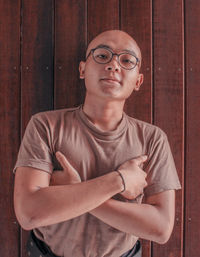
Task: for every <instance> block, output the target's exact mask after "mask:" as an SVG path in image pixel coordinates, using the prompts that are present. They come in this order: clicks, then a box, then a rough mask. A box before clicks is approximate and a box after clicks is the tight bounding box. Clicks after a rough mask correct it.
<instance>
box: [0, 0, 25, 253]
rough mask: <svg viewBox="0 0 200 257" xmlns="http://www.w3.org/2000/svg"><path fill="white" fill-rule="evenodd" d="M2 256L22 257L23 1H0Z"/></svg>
mask: <svg viewBox="0 0 200 257" xmlns="http://www.w3.org/2000/svg"><path fill="white" fill-rule="evenodd" d="M0 13H1V17H0V138H1V144H0V184H1V186H0V242H1V243H0V256H12V257H18V256H19V251H20V250H19V249H20V248H19V244H18V242H19V226H18V223H17V221H16V218H15V214H14V210H13V179H14V175H13V173H12V170H13V167H14V163H15V160H16V155H17V152H18V147H19V140H20V123H19V117H20V1H17V0H16V1H12V0H8V1H0Z"/></svg>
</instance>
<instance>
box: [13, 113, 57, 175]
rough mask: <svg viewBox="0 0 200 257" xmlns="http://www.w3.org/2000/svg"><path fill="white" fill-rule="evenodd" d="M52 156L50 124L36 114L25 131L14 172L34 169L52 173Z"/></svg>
mask: <svg viewBox="0 0 200 257" xmlns="http://www.w3.org/2000/svg"><path fill="white" fill-rule="evenodd" d="M52 156H53V154H52V150H51V136H50V131H49V128H48V124H47V123H46V122H45V121H43V120H42V118H41V117H40V116H39V115H37V114H36V115H34V116H33V117H32V118H31V120H30V121H29V123H28V125H27V128H26V130H25V134H24V137H23V140H22V142H21V146H20V149H19V153H18V157H17V162H16V164H15V167H14V172H15V171H16V168H17V167H32V168H36V169H40V170H43V171H46V172H48V173H52V171H53V164H52V159H53V158H52Z"/></svg>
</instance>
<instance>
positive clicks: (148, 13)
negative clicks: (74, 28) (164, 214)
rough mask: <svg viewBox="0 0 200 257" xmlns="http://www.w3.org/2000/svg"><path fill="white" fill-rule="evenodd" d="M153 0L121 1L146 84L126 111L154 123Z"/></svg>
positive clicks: (148, 253) (123, 22) (147, 248)
mask: <svg viewBox="0 0 200 257" xmlns="http://www.w3.org/2000/svg"><path fill="white" fill-rule="evenodd" d="M151 5H152V3H151V0H148V1H146V0H142V1H131V0H125V1H124V0H123V1H121V29H122V30H124V31H126V32H128V33H129V34H130V35H131V36H132V37H133V38H134V39H135V40H136V42H137V43H138V45H139V47H140V49H141V52H142V67H141V73H143V74H144V83H143V85H142V87H141V89H140V91H137V92H133V94H132V95H131V97H130V98H129V99H128V100H127V102H126V106H125V111H126V113H127V114H129V115H130V116H132V117H134V118H137V119H140V120H144V121H146V122H152V99H151V95H152V65H151V55H152V42H151V37H152V33H151V32H152V27H151V21H152V8H151ZM141 242H142V248H143V249H142V251H143V256H144V257H150V256H151V245H150V242H148V241H146V240H141Z"/></svg>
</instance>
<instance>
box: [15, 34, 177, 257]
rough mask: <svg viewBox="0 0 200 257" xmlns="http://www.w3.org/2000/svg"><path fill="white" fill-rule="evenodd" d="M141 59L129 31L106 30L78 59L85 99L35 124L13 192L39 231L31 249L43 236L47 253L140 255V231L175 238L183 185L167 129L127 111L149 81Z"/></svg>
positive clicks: (24, 219)
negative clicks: (177, 197) (177, 203)
mask: <svg viewBox="0 0 200 257" xmlns="http://www.w3.org/2000/svg"><path fill="white" fill-rule="evenodd" d="M141 58H142V57H141V52H140V49H139V47H138V45H137V43H136V42H135V40H134V39H133V38H132V37H131V36H130V35H128V34H127V33H125V32H123V31H118V30H112V31H106V32H103V33H101V34H100V35H98V36H97V37H96V38H95V39H94V40H92V41H91V43H90V44H89V46H88V49H87V53H86V60H85V61H82V62H81V63H80V66H79V71H80V78H81V79H84V80H85V86H86V97H85V101H84V105H83V106H80V107H78V108H72V109H64V110H57V111H49V112H43V113H40V114H37V115H34V116H33V117H32V119H31V121H30V122H29V124H28V126H27V129H26V132H25V135H24V138H23V142H22V145H21V148H20V152H19V155H18V160H17V163H16V166H15V170H16V176H15V193H14V205H15V212H16V216H17V218H18V221H19V223H20V224H21V226H22V227H23V228H24V229H27V230H32V229H33V230H34V232H33V233H32V237H33V239H31V240H32V241H31V243H30V247H29V251H30V252H29V255H31V254H32V255H31V256H34V255H33V254H34V251H35V250H32V248H31V247H33V248H34V246H33V245H34V241H35V243H36V244H37V247H38V248H39V250H40V252H41V251H42V248H44V247H46V246H48V247H47V251H48V255H46V256H64V257H69V256H73V257H103V256H107V257H108V256H109V257H119V256H123V257H125V256H126V257H127V256H141V251H138V249H137V248H138V243H137V244H136V242H137V239H138V238H139V237H140V238H144V239H148V240H152V241H155V242H158V243H161V244H163V243H165V242H166V241H167V240H168V239H169V237H170V234H171V232H172V229H173V224H174V213H175V193H174V190H175V189H179V188H180V183H179V180H178V177H177V173H176V169H175V166H174V162H173V158H172V156H171V151H170V148H169V145H168V141H167V138H166V135H165V134H164V132H162V131H161V130H160V129H159V128H157V127H156V126H153V125H150V124H147V123H145V122H142V121H139V120H136V119H133V118H130V117H128V116H127V115H126V114H125V113H124V112H123V107H124V103H125V100H126V99H127V98H128V97H129V96H130V95H131V93H132V92H133V91H134V90H135V91H137V90H139V89H140V86H141V84H142V82H143V75H142V74H140V66H141ZM59 164H60V165H61V166H62V168H63V172H54V173H53V170H58V169H59ZM52 173H53V174H54V175H52ZM50 183H51V184H50ZM143 195H144V196H145V197H144V200H143V202H142V198H143ZM42 242H45V244H42ZM40 243H41V244H42V245H40ZM34 249H35V248H34ZM35 256H36V255H35Z"/></svg>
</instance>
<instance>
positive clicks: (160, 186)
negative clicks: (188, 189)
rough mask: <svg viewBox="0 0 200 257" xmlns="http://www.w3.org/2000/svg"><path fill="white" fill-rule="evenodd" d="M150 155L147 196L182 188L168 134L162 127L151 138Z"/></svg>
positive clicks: (146, 169) (146, 167)
mask: <svg viewBox="0 0 200 257" xmlns="http://www.w3.org/2000/svg"><path fill="white" fill-rule="evenodd" d="M148 157H149V158H148V161H147V163H146V165H145V167H144V169H145V171H146V172H147V183H148V186H147V187H146V188H145V190H144V193H145V195H146V196H149V195H153V194H156V193H160V192H162V191H166V190H171V189H175V190H177V189H180V188H181V185H180V182H179V178H178V175H177V171H176V167H175V163H174V159H173V156H172V153H171V149H170V146H169V142H168V139H167V136H166V135H165V133H164V132H163V131H162V130H160V129H158V130H157V132H156V133H155V134H154V136H153V137H152V139H151V143H150V147H149V153H148Z"/></svg>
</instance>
